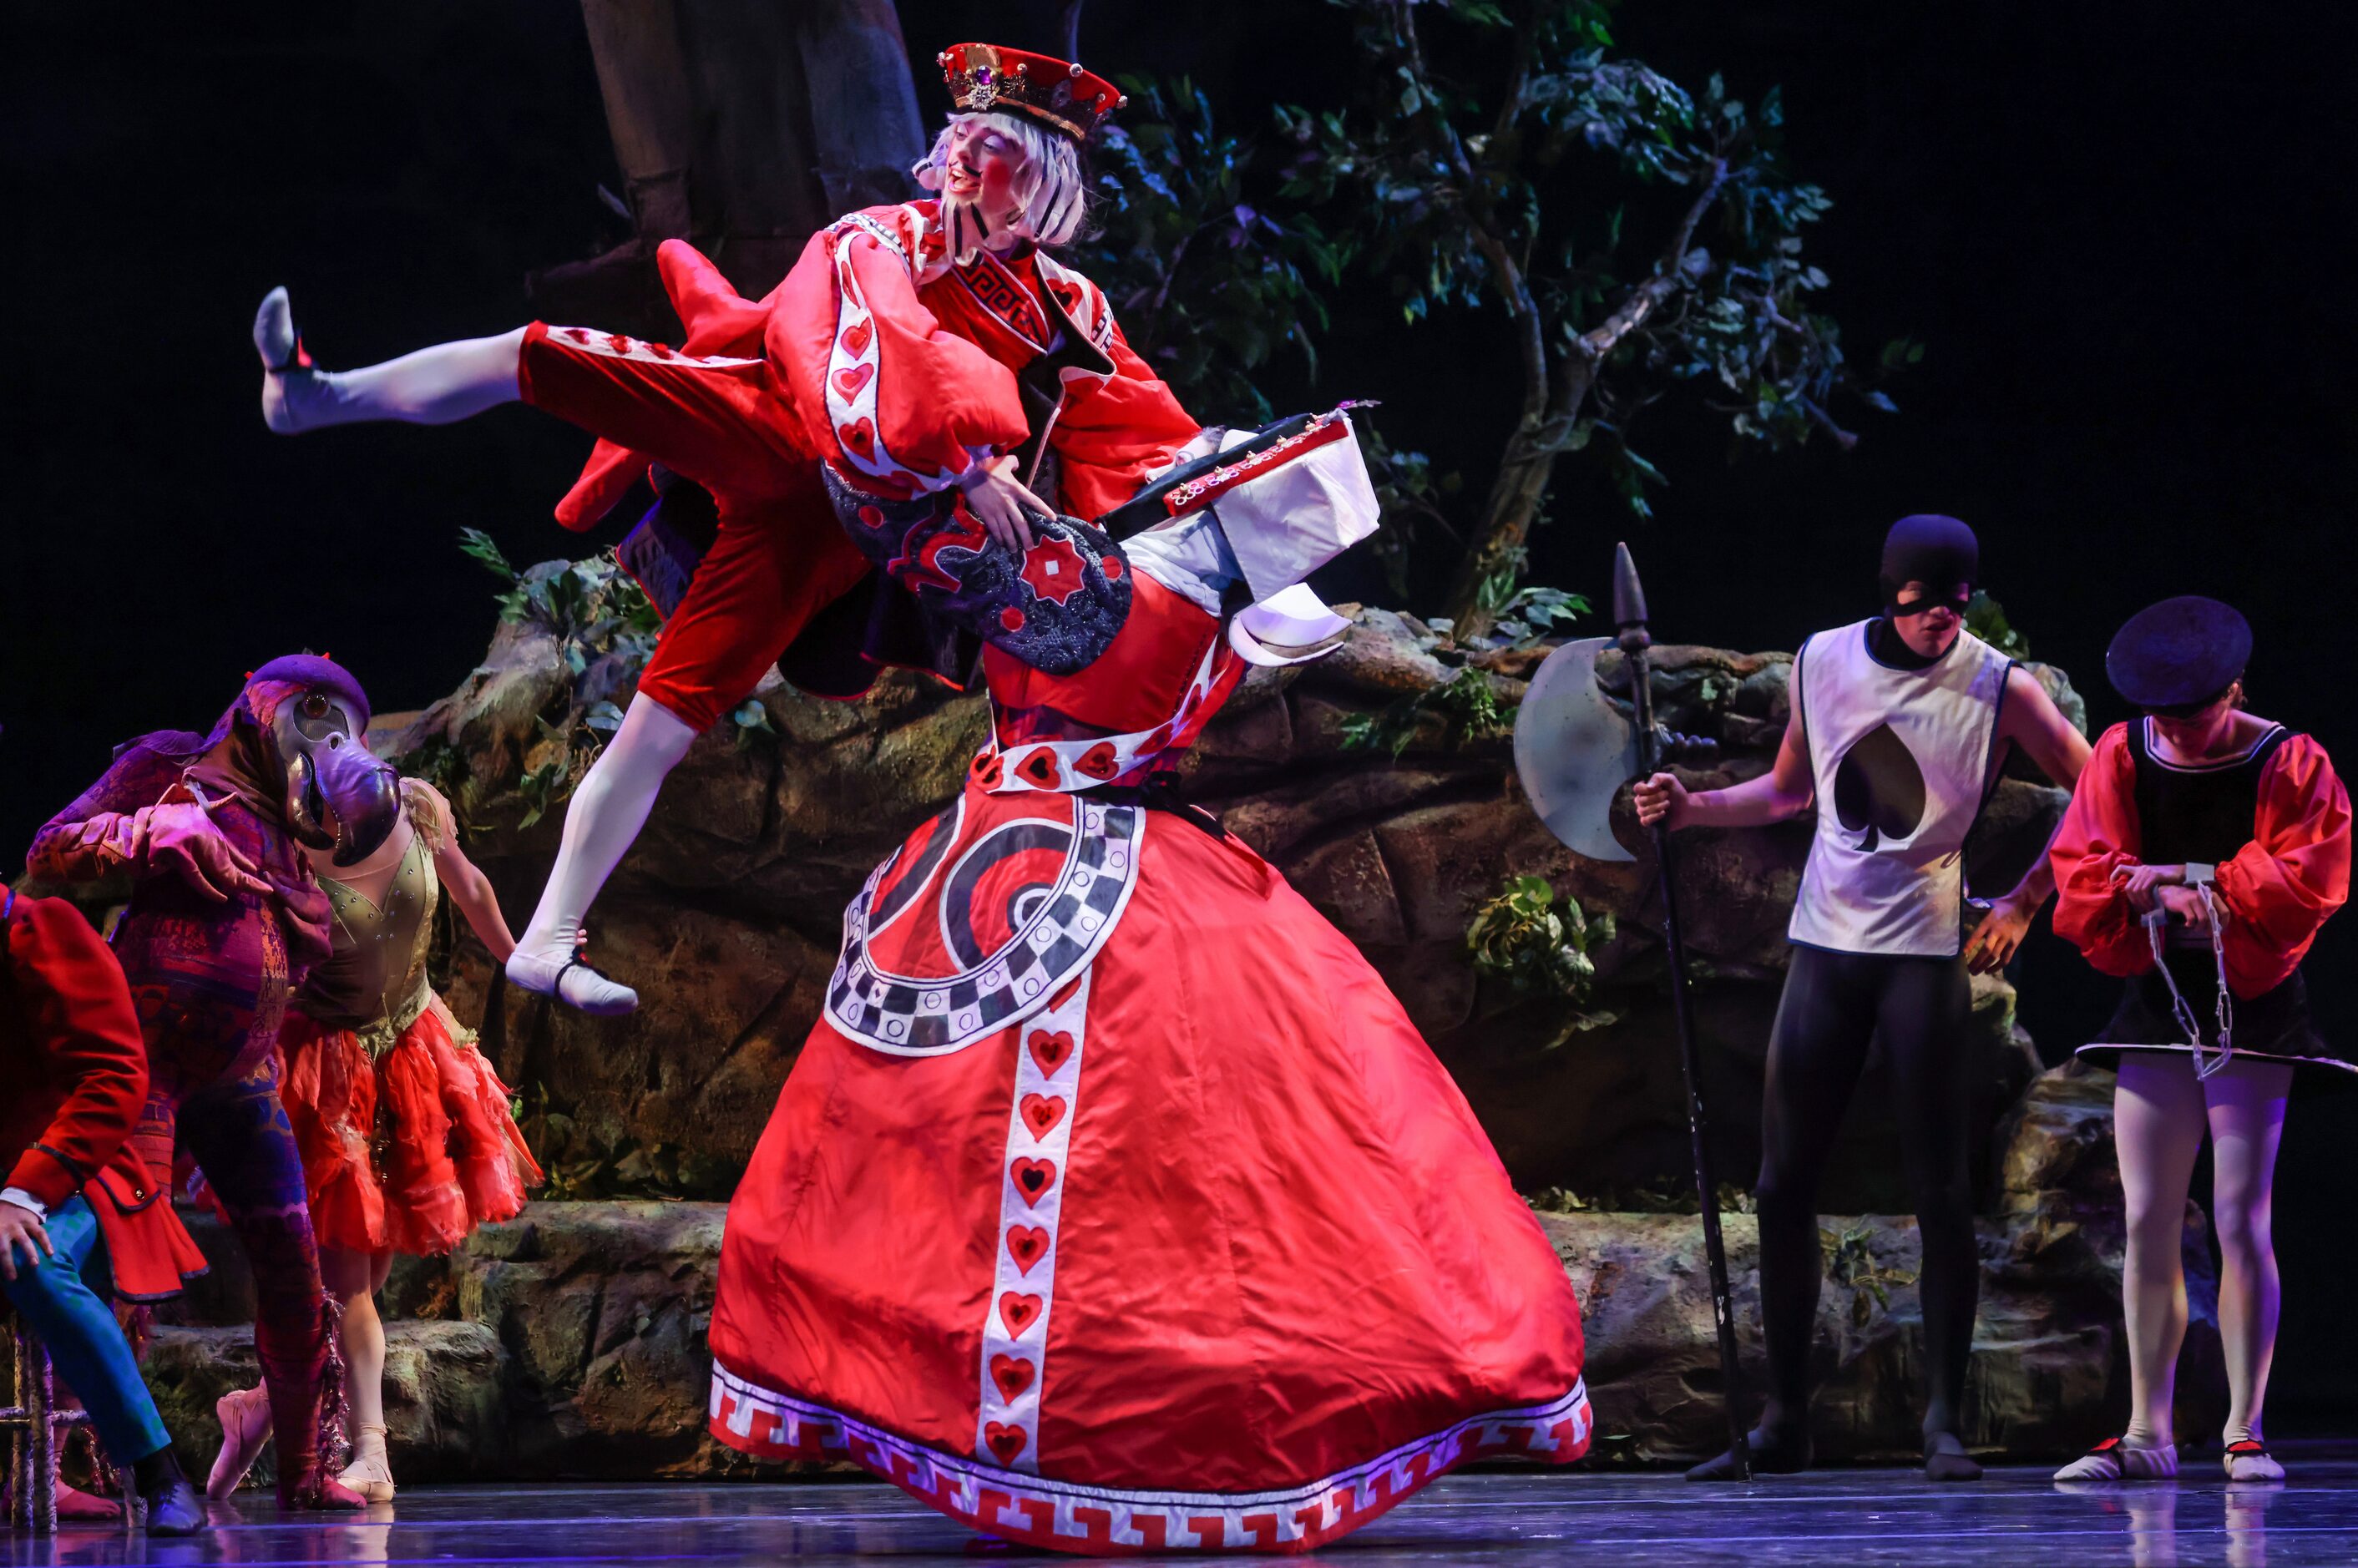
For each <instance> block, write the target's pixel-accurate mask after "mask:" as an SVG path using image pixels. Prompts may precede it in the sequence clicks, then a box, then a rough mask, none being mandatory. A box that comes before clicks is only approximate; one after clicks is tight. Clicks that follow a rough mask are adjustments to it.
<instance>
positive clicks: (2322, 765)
mask: <svg viewBox="0 0 2358 1568" xmlns="http://www.w3.org/2000/svg"><path fill="white" fill-rule="evenodd" d="M2218 891H2219V901H2220V903H2223V904H2224V905H2225V906H2226V909H2227V927H2226V933H2225V937H2226V950H2227V981H2228V985H2229V987H2230V988H2231V989H2233V990H2234V992H2235V993H2236V994H2237V995H2238V996H2245V997H2252V996H2258V995H2260V994H2261V993H2263V992H2265V991H2266V990H2267V989H2270V988H2271V987H2273V986H2275V985H2277V984H2278V983H2279V982H2280V981H2282V980H2283V979H2284V978H2285V977H2286V976H2287V975H2289V974H2290V973H2292V971H2293V968H2294V966H2296V965H2298V964H2299V962H2300V960H2301V956H2302V955H2303V954H2305V953H2307V952H2308V951H2309V943H2310V942H2312V941H2314V940H2315V939H2316V936H2317V930H2318V927H2319V926H2320V925H2324V924H2325V920H2326V917H2327V916H2328V915H2330V914H2332V913H2333V912H2334V911H2335V910H2337V909H2340V908H2341V907H2342V904H2343V903H2344V902H2345V901H2347V900H2348V898H2349V896H2350V793H2349V791H2348V790H2346V789H2344V788H2343V787H2342V781H2341V779H2340V778H2338V777H2337V776H2335V774H2334V772H2333V763H2332V762H2331V761H2330V760H2328V758H2327V757H2326V755H2325V748H2324V747H2322V746H2320V745H2319V744H2318V743H2317V742H2316V741H2312V740H2311V739H2309V737H2308V736H2306V735H2295V736H2292V737H2290V738H2289V739H2288V740H2287V741H2285V742H2284V743H2283V744H2282V745H2280V746H2278V747H2277V751H2276V755H2274V756H2273V757H2271V758H2269V759H2268V765H2267V770H2266V772H2265V773H2262V774H2261V775H2260V808H2259V816H2258V819H2257V821H2256V822H2255V825H2254V833H2253V838H2252V841H2251V842H2250V843H2248V844H2246V845H2244V847H2243V849H2240V850H2238V851H2237V852H2236V854H2235V858H2234V860H2229V861H2227V862H2226V863H2225V864H2224V865H2222V866H2221V867H2220V868H2219V890H2218Z"/></svg>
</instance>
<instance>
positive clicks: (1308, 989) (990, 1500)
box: [711, 467, 1590, 1553]
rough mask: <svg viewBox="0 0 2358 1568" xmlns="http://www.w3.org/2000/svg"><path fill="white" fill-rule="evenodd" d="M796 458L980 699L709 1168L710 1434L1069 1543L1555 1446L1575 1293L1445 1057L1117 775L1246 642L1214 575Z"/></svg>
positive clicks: (1173, 1541)
mask: <svg viewBox="0 0 2358 1568" xmlns="http://www.w3.org/2000/svg"><path fill="white" fill-rule="evenodd" d="M827 482H828V484H829V487H830V490H831V492H833V494H834V499H835V501H836V503H837V505H838V512H839V514H841V515H842V516H843V518H844V524H845V527H846V528H847V530H848V531H849V533H850V534H851V535H852V536H853V538H854V542H855V543H856V544H858V545H860V547H861V549H862V551H863V553H865V554H867V555H868V556H869V557H870V558H871V560H874V561H875V562H877V563H878V565H879V566H880V567H882V568H883V569H884V570H885V571H886V572H887V573H888V574H889V575H890V576H891V577H892V578H893V579H896V580H897V581H898V582H899V584H900V585H901V586H902V587H903V588H905V589H909V590H910V591H911V592H912V593H914V596H915V598H916V599H917V600H918V602H919V603H920V604H921V605H924V606H925V608H926V609H927V611H928V612H930V613H934V614H936V615H942V616H946V617H948V618H950V619H952V620H955V621H957V622H959V623H960V624H962V625H964V626H966V627H968V629H970V630H971V631H973V632H975V633H979V634H980V635H981V636H982V637H983V638H984V639H985V640H986V642H987V643H989V644H990V645H989V646H988V647H987V648H986V651H985V653H984V655H983V663H984V668H985V671H986V674H987V676H988V680H989V685H990V695H991V698H992V710H993V730H994V733H993V739H992V741H991V743H990V746H989V747H987V748H986V750H985V751H984V752H983V753H982V754H981V755H980V756H979V757H978V758H977V759H976V761H975V765H974V767H973V769H972V770H971V771H970V772H969V774H968V780H967V783H966V786H965V789H964V791H963V793H962V795H960V797H959V799H958V800H957V802H956V803H955V804H954V805H953V806H951V807H950V808H949V809H948V810H947V811H946V812H944V813H943V814H942V815H941V816H937V817H936V818H934V819H933V820H932V821H930V822H927V823H926V824H925V825H924V826H923V827H919V828H918V829H917V830H916V831H915V832H914V833H912V834H911V835H910V836H909V838H908V839H907V840H906V841H905V842H904V843H903V845H902V846H901V848H900V849H897V850H895V851H894V852H893V854H892V856H890V857H889V858H888V859H887V860H885V861H884V863H883V864H882V865H881V866H879V867H878V868H877V869H876V871H874V872H873V873H872V874H871V877H870V878H869V880H868V882H867V884H866V886H865V887H864V888H862V890H861V891H860V894H859V896H858V897H857V898H855V899H854V900H853V901H852V903H851V905H850V907H849V910H848V911H847V912H846V914H845V918H844V940H843V949H842V955H841V959H840V962H839V964H838V968H837V970H836V973H835V976H834V979H832V981H831V982H830V984H829V987H828V998H827V1006H826V1011H825V1014H824V1016H823V1017H822V1018H821V1020H820V1021H819V1022H818V1023H817V1026H816V1027H815V1028H813V1030H812V1031H811V1034H810V1038H809V1040H808V1042H807V1043H806V1044H805V1046H804V1048H803V1051H802V1054H801V1055H800V1057H799V1058H798V1059H797V1060H796V1062H795V1066H794V1070H793V1072H792V1074H791V1075H790V1076H789V1077H788V1079H787V1081H786V1085H785V1087H784V1092H783V1093H782V1095H781V1096H780V1098H779V1102H778V1106H777V1109H776V1111H775V1113H774V1114H773V1117H772V1119H771V1121H770V1124H769V1127H768V1129H767V1130H766V1131H765V1132H764V1133H763V1138H762V1141H761V1143H760V1145H759V1147H758V1148H757V1149H756V1151H755V1152H754V1155H753V1159H752V1164H751V1167H750V1168H749V1170H748V1171H747V1173H746V1176H745V1180H744V1182H743V1184H742V1185H741V1187H740V1188H739V1189H738V1192H737V1195H736V1197H735V1200H734V1201H733V1202H732V1203H731V1204H730V1210H729V1219H728V1226H727V1230H726V1234H725V1239H724V1241H723V1245H722V1252H721V1264H720V1283H719V1301H718V1303H717V1305H716V1307H715V1310H714V1314H713V1321H712V1329H711V1347H712V1354H713V1383H712V1399H711V1430H712V1432H713V1433H714V1434H715V1435H716V1436H717V1437H718V1438H719V1439H720V1440H721V1441H722V1442H724V1443H727V1444H730V1445H731V1446H732V1447H735V1448H738V1449H741V1450H742V1451H744V1452H745V1453H747V1454H752V1455H754V1456H755V1457H757V1458H762V1459H769V1460H839V1459H846V1458H848V1459H850V1460H853V1461H855V1462H856V1463H858V1464H859V1465H862V1466H863V1467H865V1468H867V1469H869V1470H871V1471H873V1472H874V1473H875V1474H877V1475H879V1476H882V1477H884V1478H885V1479H887V1480H890V1481H892V1482H893V1483H894V1484H895V1485H897V1486H899V1487H902V1488H903V1489H904V1490H906V1491H908V1492H909V1493H910V1494H911V1495H913V1496H914V1497H916V1498H919V1499H921V1500H923V1501H925V1502H926V1503H928V1504H930V1505H932V1506H933V1507H935V1508H936V1509H940V1510H941V1511H942V1512H944V1513H946V1514H948V1515H949V1516H951V1517H952V1518H954V1519H958V1520H960V1521H961V1522H963V1523H965V1524H968V1525H969V1526H971V1527H972V1528H974V1529H975V1530H979V1531H982V1532H984V1533H987V1534H990V1535H992V1536H998V1537H1002V1538H1006V1539H1010V1540H1014V1541H1022V1542H1024V1543H1026V1544H1028V1545H1032V1546H1036V1547H1044V1548H1052V1549H1056V1550H1062V1551H1071V1552H1092V1553H1121V1552H1154V1551H1166V1550H1174V1549H1202V1550H1235V1549H1258V1550H1265V1551H1278V1552H1299V1551H1306V1550H1309V1549H1311V1548H1313V1547H1316V1546H1319V1545H1321V1544H1323V1543H1325V1542H1327V1541H1333V1540H1335V1539H1336V1538H1337V1537H1340V1536H1342V1535H1344V1534H1346V1533H1347V1532H1348V1531H1350V1530H1353V1529H1355V1528H1357V1527H1358V1526H1359V1525H1362V1524H1365V1523H1367V1522H1368V1520H1370V1519H1374V1518H1376V1517H1377V1516H1378V1515H1379V1514H1381V1513H1383V1512H1384V1511H1385V1510H1386V1509H1390V1507H1391V1506H1392V1505H1394V1504H1396V1503H1398V1502H1400V1501H1401V1499H1402V1498H1406V1497H1408V1496H1410V1495H1411V1494H1412V1493H1413V1492H1415V1491H1416V1490H1417V1489H1418V1488H1419V1487H1422V1486H1423V1485H1425V1484H1426V1483H1427V1482H1429V1481H1431V1480H1433V1479H1434V1478H1435V1477H1436V1476H1441V1475H1443V1474H1444V1473H1446V1472H1447V1471H1449V1470H1450V1469H1452V1468H1453V1467H1455V1466H1456V1465H1462V1464H1465V1463H1466V1462H1468V1461H1470V1460H1474V1459H1481V1458H1490V1457H1494V1456H1498V1455H1505V1454H1513V1455H1518V1456H1523V1457H1527V1458H1531V1459H1535V1460H1540V1461H1544V1462H1549V1463H1555V1464H1568V1463H1570V1462H1572V1461H1574V1460H1576V1459H1578V1458H1579V1457H1580V1456H1581V1455H1582V1454H1584V1453H1585V1451H1586V1449H1587V1447H1588V1443H1589V1434H1590V1414H1589V1406H1588V1399H1587V1394H1586V1391H1585V1388H1584V1386H1583V1384H1582V1381H1581V1357H1582V1348H1581V1328H1580V1311H1579V1306H1578V1303H1576V1302H1575V1300H1574V1295H1573V1291H1572V1288H1571V1285H1570V1283H1569V1281H1567V1279H1566V1278H1565V1275H1564V1271H1563V1267H1562V1266H1561V1264H1560V1263H1559V1262H1558V1260H1557V1259H1556V1256H1555V1253H1554V1251H1553V1249H1552V1248H1551V1246H1550V1245H1549V1243H1548V1240H1547V1238H1546V1236H1545V1235H1544V1233H1543V1232H1542V1230H1541V1227H1540V1225H1539V1223H1538V1221H1537V1220H1536V1219H1535V1218H1534V1217H1533V1216H1532V1215H1531V1211H1530V1210H1529V1208H1528V1207H1527V1206H1525V1205H1524V1204H1523V1202H1522V1201H1521V1200H1520V1198H1519V1197H1518V1196H1517V1195H1516V1194H1515V1191H1514V1189H1513V1187H1512V1186H1511V1185H1510V1184H1509V1181H1508V1178H1507V1173H1506V1171H1505V1170H1504V1168H1503V1167H1502V1166H1501V1165H1500V1164H1499V1162H1498V1155H1497V1153H1496V1152H1495V1151H1494V1150H1493V1149H1492V1148H1491V1146H1490V1142H1489V1141H1488V1139H1487V1137H1486V1136H1485V1135H1484V1133H1483V1131H1482V1129H1481V1127H1480V1126H1479V1125H1478V1124H1477V1123H1476V1120H1475V1119H1474V1116H1473V1114H1472V1112H1471V1111H1470V1110H1469V1109H1468V1108H1467V1107H1466V1100H1465V1098H1464V1096H1462V1095H1461V1094H1460V1093H1459V1092H1458V1090H1457V1087H1456V1086H1455V1084H1454V1083H1453V1082H1452V1081H1451V1079H1450V1077H1449V1075H1448V1073H1447V1072H1446V1071H1444V1068H1443V1067H1442V1065H1441V1064H1440V1063H1439V1062H1438V1061H1437V1060H1436V1059H1435V1058H1434V1056H1433V1053H1432V1051H1431V1050H1430V1048H1428V1047H1427V1046H1426V1044H1425V1043H1424V1041H1423V1040H1422V1038H1421V1037H1420V1036H1419V1035H1418V1033H1417V1032H1416V1029H1415V1027H1414V1026H1413V1025H1412V1023H1411V1022H1409V1020H1408V1017H1407V1015H1406V1014H1405V1013H1404V1012H1403V1011H1401V1006H1400V1003H1399V1002H1398V1001H1397V1000H1395V999H1394V998H1393V996H1392V995H1391V993H1390V991H1389V990H1388V989H1386V988H1385V986H1384V984H1383V982H1382V980H1381V979H1379V978H1378V977H1377V975H1376V973H1375V972H1374V970H1372V969H1371V968H1369V967H1368V964H1367V962H1366V960H1365V959H1364V958H1362V957H1360V955H1359V953H1358V952H1357V949H1356V948H1354V947H1353V946H1352V945H1351V944H1350V943H1349V942H1348V941H1347V940H1346V939H1345V938H1344V936H1343V935H1341V934H1340V933H1339V932H1337V931H1336V929H1335V927H1334V926H1333V925H1329V924H1328V923H1327V922H1326V921H1325V919H1324V918H1322V917H1321V916H1320V915H1319V914H1317V912H1316V911H1314V909H1312V907H1311V906H1310V905H1309V903H1306V902H1305V901H1304V900H1303V898H1302V897H1301V895H1300V894H1298V893H1296V892H1294V891H1293V889H1292V888H1291V887H1289V886H1288V885H1287V884H1286V881H1285V880H1284V878H1283V877H1282V876H1281V875H1279V874H1278V872H1277V871H1276V870H1275V869H1274V868H1272V867H1271V865H1270V864H1269V863H1268V862H1267V861H1265V860H1262V859H1261V858H1260V856H1259V855H1257V854H1255V853H1254V852H1253V851H1252V850H1251V849H1249V848H1248V847H1246V846H1245V845H1244V844H1243V843H1242V842H1241V841H1239V840H1238V839H1237V838H1234V837H1232V836H1228V835H1226V834H1224V833H1222V832H1221V831H1220V830H1219V829H1218V828H1217V826H1216V825H1214V824H1212V823H1210V821H1209V819H1207V818H1203V817H1201V816H1198V815H1197V814H1193V813H1189V812H1186V811H1184V810H1174V809H1171V808H1169V806H1168V805H1167V796H1165V795H1163V793H1162V792H1159V791H1156V790H1152V789H1147V788H1141V785H1142V784H1146V783H1147V782H1148V781H1149V780H1151V779H1152V778H1153V777H1154V776H1155V775H1156V774H1157V773H1160V772H1162V771H1163V770H1167V769H1168V768H1169V767H1170V766H1171V764H1172V762H1173V761H1174V758H1175V757H1176V755H1177V754H1178V753H1179V752H1182V751H1184V748H1185V747H1186V746H1187V745H1189V744H1190V743H1191V742H1192V741H1194V739H1195V736H1196V734H1197V733H1198V732H1199V731H1200V730H1202V728H1203V726H1204V724H1205V722H1206V720H1207V719H1209V718H1210V717H1211V716H1212V714H1213V713H1214V712H1215V711H1216V710H1217V708H1218V707H1219V706H1220V704H1221V703H1222V702H1223V701H1224V700H1225V699H1226V698H1227V697H1228V695H1229V693H1230V692H1232V691H1233V690H1234V689H1235V687H1236V685H1237V683H1238V679H1239V678H1240V676H1242V674H1243V672H1244V666H1243V665H1242V664H1241V663H1240V662H1239V660H1238V655H1237V653H1236V651H1235V650H1234V649H1233V648H1232V647H1231V645H1230V643H1229V641H1228V638H1227V637H1226V636H1225V635H1224V622H1223V620H1222V618H1221V616H1219V615H1217V614H1216V613H1212V612H1210V611H1206V609H1204V608H1202V607H1201V605H1200V602H1199V600H1197V599H1191V598H1189V597H1187V596H1186V595H1185V594H1184V593H1183V592H1182V591H1179V590H1177V589H1174V588H1171V587H1167V586H1165V584H1164V583H1163V582H1161V581H1158V580H1156V579H1155V577H1154V576H1152V575H1150V571H1149V570H1147V569H1143V568H1141V569H1131V567H1130V561H1129V560H1128V559H1127V558H1126V557H1125V555H1124V552H1123V550H1122V548H1121V547H1120V546H1118V545H1116V544H1114V543H1113V542H1112V541H1111V540H1110V539H1109V537H1108V536H1107V535H1104V534H1103V533H1100V532H1098V530H1096V529H1095V528H1093V527H1091V526H1090V525H1088V524H1081V523H1078V522H1076V520H1074V519H1072V518H1062V519H1058V520H1056V521H1055V522H1054V523H1051V524H1045V525H1044V526H1042V527H1041V528H1040V529H1039V531H1038V532H1039V538H1038V541H1037V543H1036V544H1035V545H1034V546H1033V547H1032V549H1031V550H1030V551H1028V552H1027V553H1026V554H1025V555H1024V556H1023V557H1022V558H1021V559H1020V561H1019V560H1018V559H1016V558H1015V557H1014V553H1013V552H1012V551H1011V550H1007V549H1004V548H1003V547H1001V546H998V545H996V544H992V543H990V541H989V540H988V539H987V538H986V536H985V535H984V533H983V531H982V529H981V528H980V526H979V524H976V523H975V522H974V521H973V519H972V518H971V517H970V516H969V515H968V514H967V512H966V510H965V508H964V505H963V503H961V502H957V501H955V500H954V499H952V497H954V495H955V492H946V493H945V494H920V495H919V496H917V497H916V498H915V499H914V500H895V499H893V498H892V497H889V496H881V495H878V494H876V493H875V492H874V491H873V490H872V489H871V490H867V491H855V490H853V489H852V488H851V483H850V482H849V481H848V480H847V475H846V471H845V470H844V469H842V468H840V467H836V468H831V469H830V470H829V471H828V473H827ZM1066 493H1067V494H1068V495H1069V494H1070V490H1069V488H1068V489H1067V492H1066ZM1140 558H1141V560H1143V558H1144V557H1140ZM1058 672H1061V673H1058Z"/></svg>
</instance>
